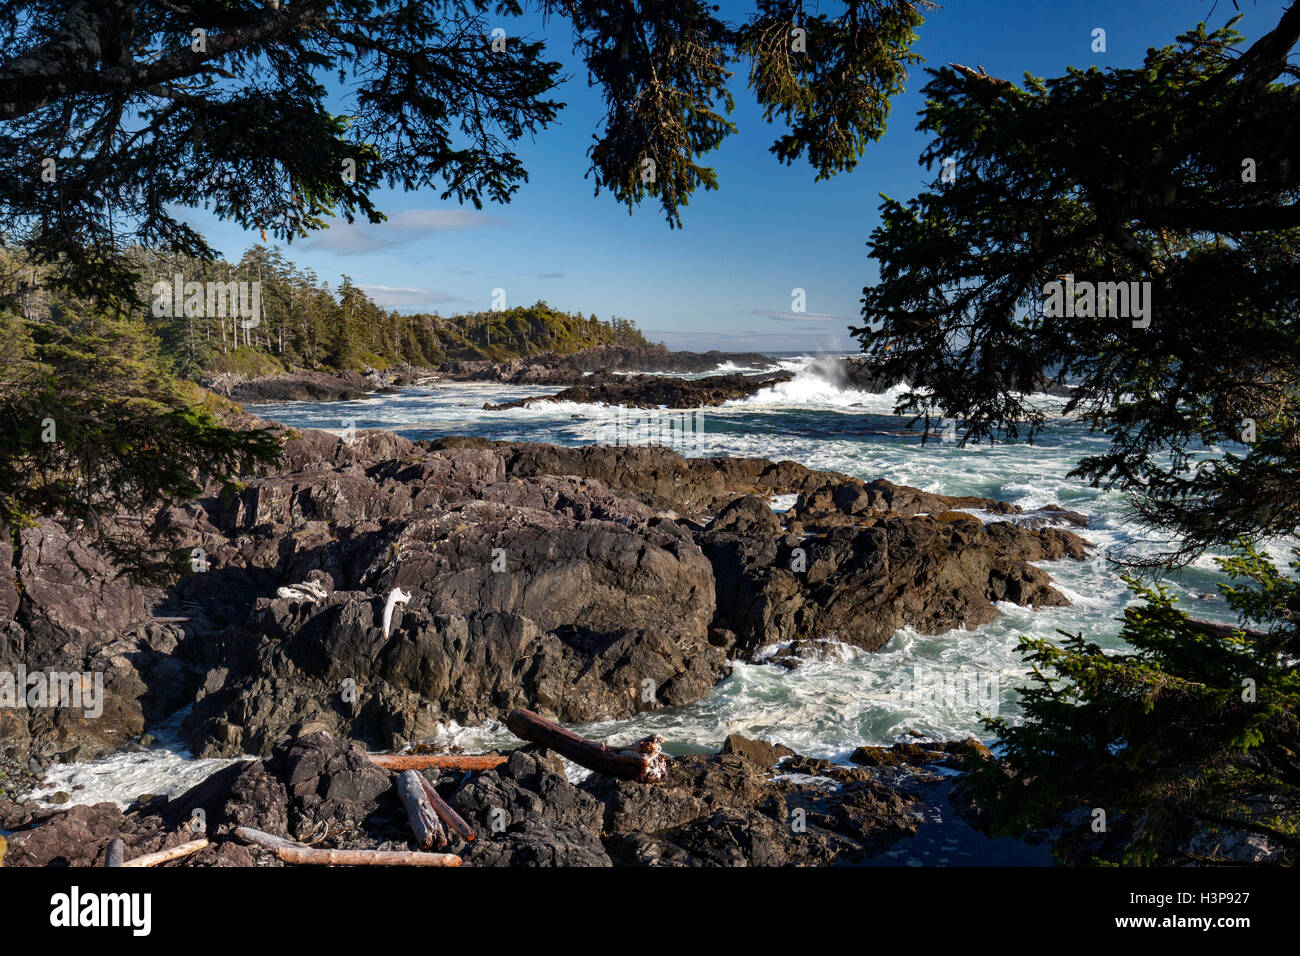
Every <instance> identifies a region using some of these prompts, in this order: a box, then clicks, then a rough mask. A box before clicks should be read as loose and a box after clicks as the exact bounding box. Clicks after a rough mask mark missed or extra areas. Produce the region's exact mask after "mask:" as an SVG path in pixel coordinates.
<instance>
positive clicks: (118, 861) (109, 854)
mask: <svg viewBox="0 0 1300 956" xmlns="http://www.w3.org/2000/svg"><path fill="white" fill-rule="evenodd" d="M125 862H126V844H125V843H123V842H122V838H121V837H114V838H113V842H112V843H110V844H109V845H108V850H106V851H105V853H104V865H105V866H112V867H117V866H121V865H122V864H123V863H125Z"/></svg>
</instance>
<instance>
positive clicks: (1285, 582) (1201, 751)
mask: <svg viewBox="0 0 1300 956" xmlns="http://www.w3.org/2000/svg"><path fill="white" fill-rule="evenodd" d="M1296 554H1297V555H1298V556H1300V551H1297V552H1296ZM1222 564H1223V567H1224V569H1225V570H1226V571H1227V572H1228V574H1229V575H1230V577H1231V579H1232V580H1233V581H1234V583H1233V584H1230V585H1224V586H1223V588H1222V590H1223V593H1224V596H1225V597H1226V598H1227V600H1228V603H1229V605H1230V606H1231V607H1232V608H1233V610H1235V611H1237V612H1238V613H1239V614H1240V615H1241V618H1242V621H1243V623H1251V624H1255V625H1258V626H1257V627H1255V628H1251V629H1249V630H1245V629H1242V630H1234V629H1232V628H1215V627H1209V626H1206V625H1205V624H1203V623H1199V622H1197V621H1195V620H1191V619H1189V618H1188V616H1187V615H1186V614H1185V613H1184V612H1182V611H1180V610H1178V609H1177V608H1176V607H1175V606H1174V601H1173V599H1172V598H1171V597H1170V596H1169V594H1168V592H1167V591H1166V590H1164V589H1163V588H1161V587H1158V586H1157V587H1145V586H1142V585H1139V584H1138V583H1137V582H1136V581H1134V582H1131V584H1132V587H1133V588H1134V591H1135V593H1137V594H1138V595H1139V596H1140V597H1141V598H1142V599H1143V602H1142V603H1141V604H1138V605H1135V606H1133V607H1130V608H1129V609H1128V610H1127V611H1125V614H1124V628H1123V631H1122V633H1121V637H1122V639H1123V640H1124V641H1125V643H1126V644H1127V647H1126V648H1125V649H1124V650H1123V651H1122V652H1120V653H1112V654H1107V653H1105V652H1104V651H1103V650H1102V649H1101V648H1100V647H1099V646H1098V645H1096V644H1094V643H1091V642H1089V641H1086V640H1084V638H1083V636H1082V635H1078V636H1073V637H1071V636H1069V635H1067V640H1065V641H1064V643H1063V644H1061V645H1059V646H1058V645H1056V644H1053V643H1052V642H1050V641H1047V640H1030V639H1025V640H1023V641H1022V642H1021V645H1020V649H1021V651H1022V652H1023V653H1024V655H1025V657H1026V659H1027V660H1028V661H1029V662H1030V664H1031V665H1032V666H1033V670H1034V676H1033V682H1032V684H1031V685H1030V686H1029V687H1028V688H1025V689H1023V690H1022V691H1021V697H1020V700H1021V707H1022V709H1023V722H1019V723H1012V722H1010V721H1008V720H1006V719H1005V718H1001V717H999V718H995V719H987V720H986V721H985V725H986V728H987V729H988V730H989V731H990V732H991V733H993V734H996V735H997V737H998V738H999V739H1000V741H1001V743H1002V744H1003V746H1004V747H1005V753H1004V754H1003V755H1002V759H1001V761H1000V762H999V763H998V764H994V765H989V766H987V767H984V768H982V769H980V770H978V771H977V772H976V774H975V783H976V793H977V795H978V796H979V797H980V798H981V802H982V803H983V804H984V805H985V806H986V807H987V808H989V810H990V812H991V813H992V816H993V821H994V825H995V828H996V829H998V830H1000V831H1003V832H1007V833H1015V834H1019V833H1023V832H1025V831H1027V830H1031V829H1035V828H1038V827H1053V826H1055V825H1057V824H1058V823H1059V822H1060V821H1061V819H1062V818H1063V817H1064V816H1066V815H1068V814H1070V813H1071V812H1072V811H1077V810H1079V809H1080V808H1084V809H1086V810H1091V809H1092V808H1098V807H1099V808H1102V809H1104V810H1105V811H1106V814H1107V817H1108V819H1109V821H1110V822H1111V824H1112V826H1113V825H1114V822H1115V821H1116V819H1117V818H1118V819H1119V820H1120V821H1121V826H1122V827H1123V828H1124V830H1125V831H1126V834H1127V837H1126V845H1125V847H1124V849H1123V851H1122V857H1121V859H1122V861H1123V862H1126V863H1153V862H1159V863H1175V862H1188V861H1189V860H1188V853H1187V851H1186V850H1185V849H1182V847H1184V845H1185V842H1186V839H1187V837H1188V836H1189V835H1190V834H1191V833H1193V832H1194V828H1195V827H1196V825H1197V824H1200V825H1201V826H1203V827H1207V828H1218V829H1239V830H1247V831H1252V832H1255V833H1260V834H1264V835H1266V836H1268V837H1269V838H1270V839H1272V840H1273V841H1274V842H1275V843H1277V844H1280V845H1281V846H1283V847H1285V848H1286V853H1287V856H1288V859H1289V861H1290V862H1295V854H1296V850H1297V848H1300V831H1298V830H1297V826H1300V771H1298V769H1297V764H1296V753H1297V749H1298V748H1300V724H1298V723H1297V717H1296V714H1297V707H1298V706H1300V676H1298V675H1297V670H1296V665H1297V660H1298V659H1300V657H1298V655H1300V582H1297V581H1296V580H1295V579H1294V578H1293V577H1291V578H1288V577H1284V576H1283V575H1281V574H1280V573H1279V572H1278V570H1277V569H1276V568H1275V567H1274V566H1273V565H1272V564H1271V563H1269V562H1268V561H1267V559H1265V558H1264V557H1263V556H1262V555H1261V554H1260V553H1259V552H1258V551H1256V550H1255V549H1254V548H1253V547H1251V546H1249V545H1245V544H1243V545H1241V546H1240V547H1239V548H1238V550H1237V552H1236V554H1235V556H1234V557H1232V558H1230V559H1226V560H1224V561H1223V562H1222ZM1292 569H1293V571H1300V560H1297V561H1294V562H1293V563H1292ZM1085 816H1086V814H1085ZM1089 823H1090V820H1088V822H1085V823H1082V824H1080V825H1078V826H1075V827H1074V828H1073V829H1070V828H1067V829H1066V830H1065V831H1064V832H1063V833H1062V834H1061V837H1060V840H1059V842H1058V845H1057V851H1058V852H1059V853H1060V854H1062V855H1063V856H1065V857H1066V858H1070V859H1073V860H1075V861H1079V862H1082V861H1083V860H1084V859H1086V858H1087V856H1088V855H1089V853H1090V852H1091V851H1090V849H1089V844H1090V841H1092V839H1093V834H1092V832H1091V829H1090V826H1089V825H1088V824H1089ZM1081 858H1082V859H1081Z"/></svg>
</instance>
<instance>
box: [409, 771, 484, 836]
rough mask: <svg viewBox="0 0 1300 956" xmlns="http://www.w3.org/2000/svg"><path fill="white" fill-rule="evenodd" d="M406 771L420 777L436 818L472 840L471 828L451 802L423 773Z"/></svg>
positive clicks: (454, 831)
mask: <svg viewBox="0 0 1300 956" xmlns="http://www.w3.org/2000/svg"><path fill="white" fill-rule="evenodd" d="M406 773H414V774H415V775H416V776H417V777H419V778H420V783H421V784H423V785H424V792H425V795H426V796H427V797H428V798H429V803H430V804H432V806H433V812H434V813H436V814H438V819H439V820H441V821H442V822H443V823H444V824H445V825H446V827H447V829H448V830H451V831H452V832H453V833H456V834H458V835H459V836H460V838H461V839H462V840H465V841H467V842H468V841H472V840H473V839H474V831H473V829H471V827H470V825H469V824H468V823H466V822H465V820H464V819H463V818H462V817H461V815H460V814H459V813H457V812H456V811H455V809H454V808H453V807H452V805H451V804H449V803H448V802H447V801H446V800H444V799H442V797H441V796H439V795H438V791H437V790H435V789H434V788H433V784H431V783H430V782H429V781H428V780H426V779H424V774H421V773H416V772H415V771H414V770H408V771H406ZM406 773H404V774H402V776H406Z"/></svg>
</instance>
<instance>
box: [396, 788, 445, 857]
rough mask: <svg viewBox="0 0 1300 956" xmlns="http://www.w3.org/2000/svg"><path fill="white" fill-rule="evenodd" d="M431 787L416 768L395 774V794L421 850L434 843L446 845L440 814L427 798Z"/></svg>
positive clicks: (429, 847)
mask: <svg viewBox="0 0 1300 956" xmlns="http://www.w3.org/2000/svg"><path fill="white" fill-rule="evenodd" d="M432 789H433V788H432V787H430V786H429V782H428V781H427V780H425V779H424V777H422V776H421V775H420V772H419V771H418V770H403V771H402V772H401V773H400V774H398V776H397V796H398V797H400V798H401V801H402V806H404V807H406V818H407V819H408V820H410V821H411V830H412V831H413V832H414V833H415V843H416V845H417V846H418V847H419V848H420V849H422V850H428V849H431V848H432V847H433V845H434V844H435V843H436V844H437V845H438V846H440V847H442V846H446V845H447V831H446V830H444V829H443V828H442V821H441V819H440V818H439V817H440V815H439V814H438V813H437V811H435V810H434V809H433V804H432V803H431V802H430V800H429V791H430V790H432ZM435 796H436V794H435Z"/></svg>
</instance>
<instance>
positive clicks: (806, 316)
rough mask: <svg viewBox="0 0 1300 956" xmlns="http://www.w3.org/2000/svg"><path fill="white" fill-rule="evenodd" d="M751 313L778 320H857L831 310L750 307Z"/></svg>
mask: <svg viewBox="0 0 1300 956" xmlns="http://www.w3.org/2000/svg"><path fill="white" fill-rule="evenodd" d="M749 314H750V315H761V316H763V317H765V318H768V319H775V320H776V321H777V322H855V321H857V318H856V317H854V316H850V315H832V314H831V313H829V312H769V311H767V310H765V309H750V312H749Z"/></svg>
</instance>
